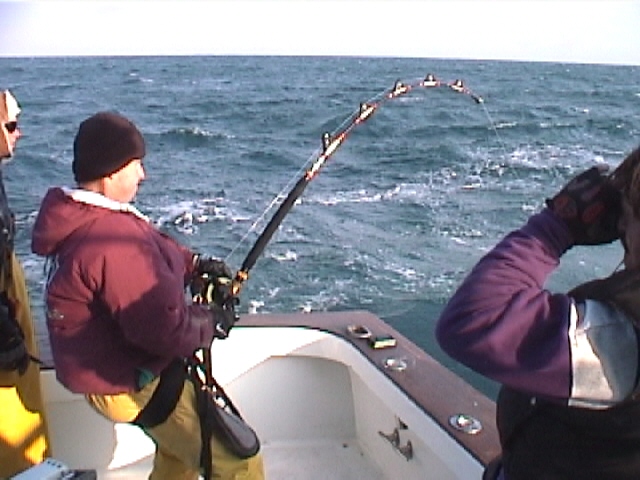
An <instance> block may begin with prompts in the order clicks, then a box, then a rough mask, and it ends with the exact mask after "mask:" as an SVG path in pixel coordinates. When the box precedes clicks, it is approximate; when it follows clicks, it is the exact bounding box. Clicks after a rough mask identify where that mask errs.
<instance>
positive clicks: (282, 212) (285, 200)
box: [225, 74, 506, 295]
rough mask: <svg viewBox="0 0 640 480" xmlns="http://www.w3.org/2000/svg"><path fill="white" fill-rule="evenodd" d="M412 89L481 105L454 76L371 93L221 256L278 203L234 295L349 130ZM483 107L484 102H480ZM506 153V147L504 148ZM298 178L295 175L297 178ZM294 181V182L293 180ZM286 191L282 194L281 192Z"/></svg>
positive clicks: (236, 282)
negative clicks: (435, 91)
mask: <svg viewBox="0 0 640 480" xmlns="http://www.w3.org/2000/svg"><path fill="white" fill-rule="evenodd" d="M416 88H425V89H433V88H445V89H447V90H449V91H453V92H454V93H458V94H462V95H466V96H469V97H470V98H472V99H473V100H474V102H475V103H477V104H482V105H483V104H484V100H483V98H482V97H480V96H478V95H476V94H475V93H473V92H472V91H471V90H469V89H468V88H467V87H466V86H465V85H464V83H463V81H462V80H460V79H457V80H455V81H453V82H443V81H441V80H439V79H437V78H436V77H435V76H434V75H432V74H428V75H427V76H426V77H424V78H423V79H421V80H417V81H415V82H413V83H408V84H407V83H403V82H401V81H400V80H398V81H396V82H395V84H394V85H393V87H392V88H391V89H389V90H383V91H382V92H380V93H378V94H376V95H374V96H373V97H372V98H370V99H369V100H367V101H365V102H363V103H361V104H360V106H359V108H358V109H357V110H355V111H354V112H352V113H351V114H350V115H349V116H348V117H347V118H346V119H345V120H344V121H343V122H342V123H341V124H340V126H339V127H337V128H336V129H335V130H334V131H332V132H331V133H329V132H325V133H324V134H323V135H322V146H321V148H318V149H316V150H315V151H314V152H313V153H312V154H311V155H310V156H309V158H308V159H307V160H306V162H305V163H304V165H303V166H302V167H301V168H300V169H299V170H298V173H297V176H296V177H292V179H291V180H290V181H289V182H288V183H287V185H286V186H285V187H284V188H283V189H282V190H281V191H280V192H279V193H278V194H277V195H276V196H275V197H274V199H273V200H272V201H271V202H270V203H269V205H268V206H267V208H266V209H265V210H264V211H263V212H262V213H261V214H260V216H259V217H258V219H257V220H256V221H255V222H253V224H252V225H251V227H250V228H249V230H248V231H247V233H246V234H245V235H244V236H243V237H242V238H241V239H240V240H239V241H238V243H237V244H236V246H235V247H233V249H232V250H231V251H230V252H229V254H228V255H227V256H226V257H225V261H228V259H229V258H230V257H231V256H232V255H233V254H234V253H235V252H236V250H237V249H238V248H239V247H240V245H241V244H243V243H244V242H245V241H246V239H247V238H248V236H249V235H250V234H251V233H252V232H254V231H255V230H256V229H257V226H258V225H259V224H260V223H261V222H262V221H263V220H264V218H265V217H266V215H267V214H268V212H269V211H271V209H273V208H275V207H276V205H279V207H278V210H277V211H276V212H275V213H274V215H273V217H272V218H271V220H270V221H269V223H268V224H267V225H266V227H265V228H264V230H263V231H262V233H261V234H260V235H259V237H258V238H257V240H256V242H255V243H254V245H253V247H252V248H251V250H250V251H249V253H248V254H247V256H246V257H245V260H244V262H243V264H242V266H241V268H240V270H238V272H237V273H236V277H235V278H234V279H233V288H232V291H233V294H234V295H237V294H238V293H239V292H240V289H241V287H242V284H243V283H244V281H246V279H247V278H248V277H249V270H250V269H251V268H252V267H253V266H254V265H255V262H256V261H257V259H258V257H259V256H260V255H261V254H262V252H263V251H264V248H265V247H266V245H267V243H268V242H269V241H270V239H271V237H272V236H273V234H274V233H275V231H276V230H277V229H278V227H279V225H280V224H281V222H282V220H283V219H284V217H285V216H286V214H287V213H288V212H289V210H290V209H291V208H292V207H293V205H294V204H295V203H296V201H297V200H298V199H299V198H300V196H301V195H302V193H303V191H304V189H305V188H306V186H307V185H308V184H309V183H310V182H311V181H312V180H313V179H314V178H315V177H316V176H317V174H318V173H319V172H320V170H321V169H322V168H323V166H324V165H325V164H326V162H327V161H328V160H329V159H330V158H331V156H332V155H333V154H334V153H335V152H336V151H337V150H338V149H339V148H340V146H341V145H342V144H343V143H344V141H345V140H346V139H347V138H348V136H349V135H350V134H351V132H352V131H353V130H354V129H355V128H356V127H357V126H358V125H360V124H362V123H364V122H366V121H367V120H368V119H369V118H371V116H372V115H373V114H374V113H375V112H376V111H377V110H378V109H379V108H380V107H381V106H383V105H385V104H386V103H388V102H389V101H392V100H394V99H396V98H398V97H400V96H403V95H406V94H408V93H409V92H410V91H412V90H414V89H416ZM483 106H484V105H483ZM484 112H485V114H486V116H487V119H488V121H489V123H490V124H491V125H492V126H493V130H494V132H495V134H496V136H497V137H498V140H499V141H500V143H502V142H501V139H500V137H499V135H498V132H497V128H496V127H495V125H494V124H493V120H492V119H491V116H490V115H489V112H488V111H487V109H486V107H485V108H484ZM502 146H503V149H504V144H502ZM505 153H506V149H505ZM298 177H299V178H298ZM294 182H295V183H294ZM286 192H288V194H287V195H286V196H285V193H286Z"/></svg>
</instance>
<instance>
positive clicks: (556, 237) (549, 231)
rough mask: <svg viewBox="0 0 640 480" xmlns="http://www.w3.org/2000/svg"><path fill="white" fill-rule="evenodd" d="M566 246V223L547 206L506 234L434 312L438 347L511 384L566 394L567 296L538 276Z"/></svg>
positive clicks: (539, 392) (547, 393)
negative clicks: (552, 290) (437, 314)
mask: <svg viewBox="0 0 640 480" xmlns="http://www.w3.org/2000/svg"><path fill="white" fill-rule="evenodd" d="M571 245H572V240H571V235H570V232H569V230H568V228H567V227H566V225H565V224H564V223H563V222H562V221H561V220H560V219H558V218H557V217H556V216H555V215H554V214H553V213H552V212H551V211H550V210H548V209H544V210H543V211H542V212H541V213H538V214H535V215H533V216H532V217H531V218H530V219H529V221H528V222H527V224H526V225H525V226H524V227H522V228H521V229H519V230H516V231H514V232H511V233H510V234H509V235H507V236H506V237H505V238H504V239H503V240H502V241H501V242H500V243H498V245H496V246H495V247H494V248H493V249H492V250H491V251H490V252H489V253H488V254H487V255H485V256H484V257H483V258H482V259H481V260H480V261H479V262H478V263H477V264H476V266H475V267H474V268H473V270H472V271H471V273H470V274H469V275H468V277H467V278H466V279H465V280H464V282H463V283H462V285H461V286H460V287H459V289H458V290H457V291H456V293H455V294H454V295H453V297H452V298H451V299H450V301H449V303H448V304H447V306H446V307H445V309H444V311H443V312H442V314H441V316H440V318H439V320H438V324H437V328H436V337H437V340H438V342H439V343H440V345H441V347H442V348H443V349H444V351H445V352H447V353H448V354H449V355H450V356H451V357H453V358H455V359H456V360H458V361H460V362H461V363H463V364H465V365H467V366H468V367H469V368H471V369H473V370H475V371H477V372H478V373H480V374H482V375H485V376H487V377H489V378H491V379H493V380H495V381H497V382H500V383H502V384H505V385H507V386H510V387H512V388H514V389H517V390H520V391H525V392H529V393H531V394H534V395H544V396H547V397H555V398H556V399H566V398H569V396H570V389H571V357H570V349H569V340H568V338H569V336H568V330H569V313H570V306H571V299H570V298H569V297H568V296H567V295H564V294H552V293H550V292H549V291H547V290H545V289H544V283H545V281H546V280H547V278H548V276H549V275H550V274H551V273H552V272H553V270H554V269H555V268H556V267H557V266H558V264H559V261H560V256H561V255H562V254H563V253H564V252H565V251H566V250H567V249H568V248H569V247H570V246H571Z"/></svg>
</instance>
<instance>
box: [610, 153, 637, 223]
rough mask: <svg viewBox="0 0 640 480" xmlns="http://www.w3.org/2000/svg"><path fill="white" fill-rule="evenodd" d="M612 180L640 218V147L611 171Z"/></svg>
mask: <svg viewBox="0 0 640 480" xmlns="http://www.w3.org/2000/svg"><path fill="white" fill-rule="evenodd" d="M610 181H611V183H612V184H613V186H614V187H615V188H617V189H618V190H620V192H621V193H622V197H623V198H625V199H626V200H627V201H628V202H629V205H631V208H632V209H633V214H634V215H635V216H636V217H638V218H640V147H638V148H636V149H635V150H634V151H633V152H631V153H630V154H629V155H627V157H626V158H625V159H624V160H623V161H622V163H621V164H620V165H618V166H617V167H616V169H615V170H614V171H613V172H612V173H611V177H610Z"/></svg>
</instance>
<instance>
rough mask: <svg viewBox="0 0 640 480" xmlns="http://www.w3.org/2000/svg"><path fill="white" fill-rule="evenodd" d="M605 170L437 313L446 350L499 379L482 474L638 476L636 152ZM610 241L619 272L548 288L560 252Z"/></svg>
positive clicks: (574, 189)
mask: <svg viewBox="0 0 640 480" xmlns="http://www.w3.org/2000/svg"><path fill="white" fill-rule="evenodd" d="M602 167H606V166H600V167H593V168H591V169H589V170H587V171H585V172H583V173H582V174H580V175H578V176H577V177H576V178H575V179H573V180H572V181H571V182H569V183H568V184H567V185H566V186H565V187H564V188H563V189H562V190H561V191H560V192H559V193H558V194H557V195H556V196H554V197H553V198H552V199H549V200H547V202H546V204H547V207H546V208H544V209H543V210H542V211H541V212H539V213H536V214H534V215H532V216H531V217H530V218H529V220H528V222H527V223H526V224H525V225H524V226H523V227H522V228H520V229H519V230H516V231H513V232H511V233H509V234H508V235H507V236H506V237H505V238H504V239H503V240H502V241H501V242H499V243H498V244H497V245H496V246H495V247H494V248H493V249H492V250H491V251H490V252H489V253H488V254H486V255H485V256H484V257H483V258H482V259H481V260H480V261H479V262H478V263H477V264H476V265H475V267H474V268H473V269H472V271H471V272H470V273H469V275H468V276H467V278H466V279H465V280H464V281H463V283H462V284H461V285H460V287H459V288H458V290H457V291H456V292H455V293H454V295H453V296H452V298H451V299H450V300H449V302H448V304H447V305H446V307H445V308H444V310H443V312H442V314H441V316H440V318H439V320H438V323H437V328H436V337H437V340H438V342H439V344H440V345H441V346H442V348H443V349H444V350H445V352H447V353H448V354H449V355H450V356H451V357H453V358H455V359H456V360H458V361H460V362H461V363H463V364H465V365H467V366H468V367H470V368H471V369H473V370H475V371H477V372H478V373H480V374H482V375H485V376H487V377H489V378H491V379H493V380H495V381H497V382H499V383H501V385H502V386H501V389H500V392H499V394H498V398H497V427H498V431H499V435H500V443H501V447H502V455H501V458H500V459H497V460H496V462H493V463H492V465H490V467H491V468H487V471H486V472H485V476H484V478H485V479H495V478H498V479H505V480H522V479H532V480H533V479H535V480H540V479H545V480H547V479H571V480H574V479H589V480H596V479H602V480H605V479H606V480H617V479H638V478H640V400H639V399H640V387H639V385H638V383H639V382H638V379H639V376H640V360H639V355H640V348H639V346H638V333H639V328H640V148H637V149H635V150H634V151H633V152H631V153H630V154H629V155H628V156H627V157H626V158H625V159H624V161H623V162H622V163H621V164H620V165H619V166H618V167H617V168H616V169H615V170H614V171H613V172H612V173H611V175H606V173H605V172H606V168H602ZM616 239H620V242H621V245H622V248H623V252H624V260H623V264H624V269H622V270H619V271H616V272H614V273H613V274H612V275H610V276H609V277H607V278H604V279H595V280H591V281H589V282H587V283H584V284H582V285H579V286H577V287H575V288H574V289H572V290H571V291H569V292H568V293H553V292H550V291H549V290H547V289H545V281H546V280H547V278H548V277H549V275H550V274H551V273H552V272H553V271H554V269H555V268H556V267H557V266H558V265H559V262H560V258H561V257H562V255H563V254H564V253H565V252H566V251H567V250H569V249H570V248H572V247H573V246H576V245H585V246H587V245H600V244H605V243H610V242H612V241H614V240H616Z"/></svg>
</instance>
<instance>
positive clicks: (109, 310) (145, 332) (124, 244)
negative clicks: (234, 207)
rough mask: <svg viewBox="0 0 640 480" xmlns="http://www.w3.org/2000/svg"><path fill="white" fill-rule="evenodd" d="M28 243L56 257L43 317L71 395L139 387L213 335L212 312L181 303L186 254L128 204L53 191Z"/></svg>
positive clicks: (186, 275) (186, 276) (58, 372)
mask: <svg viewBox="0 0 640 480" xmlns="http://www.w3.org/2000/svg"><path fill="white" fill-rule="evenodd" d="M31 247H32V250H33V252H34V253H36V254H38V255H43V256H47V257H50V258H51V260H52V261H53V263H52V267H51V270H50V272H49V278H48V284H47V289H46V298H45V302H46V321H47V328H48V331H49V338H50V341H51V351H52V354H53V360H54V364H55V369H56V375H57V377H58V380H59V381H60V382H61V383H62V384H63V385H64V386H65V387H67V388H68V389H69V390H71V391H72V392H76V393H92V394H117V393H124V392H128V391H133V390H136V389H138V385H139V378H140V376H141V375H142V374H145V373H148V372H150V373H152V374H154V375H157V374H159V373H160V372H161V371H162V369H163V368H164V367H166V366H167V365H168V364H169V363H170V362H171V360H173V359H174V358H176V357H185V356H190V355H192V354H193V352H194V351H195V350H196V349H198V348H201V347H208V346H209V345H210V343H211V341H212V340H213V333H214V330H213V319H212V313H211V312H209V311H208V310H207V309H206V308H204V307H202V306H198V305H187V303H186V302H185V286H186V284H187V282H188V279H189V277H190V275H191V271H192V261H191V258H192V252H191V251H190V250H189V249H187V248H186V247H184V246H181V245H179V244H178V243H177V242H176V241H175V240H173V239H171V238H169V237H168V236H166V235H164V234H162V233H161V232H160V231H158V230H157V229H156V228H155V227H154V226H153V225H151V224H150V223H149V222H148V220H147V219H146V217H144V216H143V215H142V214H140V212H138V211H137V210H136V209H135V208H134V207H132V206H131V205H128V204H121V203H118V202H114V201H111V200H109V199H107V198H106V197H104V196H102V195H99V194H96V193H91V192H87V191H84V190H63V189H61V188H52V189H50V190H49V191H48V192H47V194H46V196H45V197H44V199H43V201H42V204H41V207H40V211H39V213H38V217H37V219H36V222H35V226H34V229H33V237H32V244H31Z"/></svg>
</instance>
